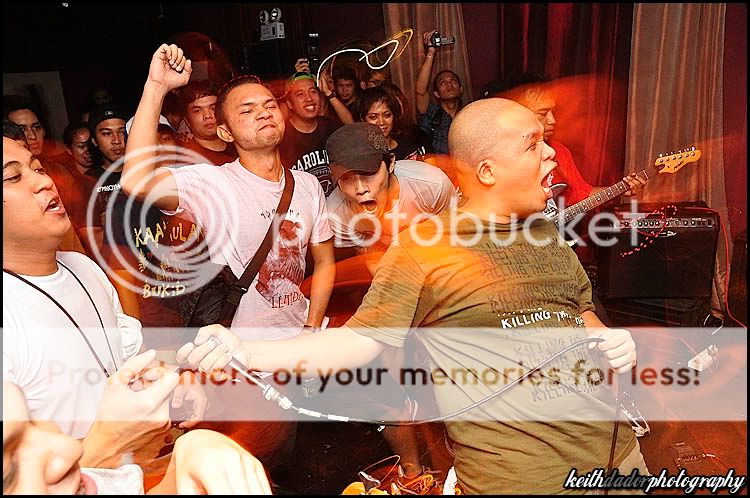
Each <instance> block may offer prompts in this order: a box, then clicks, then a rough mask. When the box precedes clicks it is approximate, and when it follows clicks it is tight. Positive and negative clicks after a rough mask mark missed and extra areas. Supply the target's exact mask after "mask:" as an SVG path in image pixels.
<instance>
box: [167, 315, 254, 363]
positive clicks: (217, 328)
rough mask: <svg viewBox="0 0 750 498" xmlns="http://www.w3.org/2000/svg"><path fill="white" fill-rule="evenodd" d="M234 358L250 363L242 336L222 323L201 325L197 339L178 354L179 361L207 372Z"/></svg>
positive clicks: (183, 347) (178, 351)
mask: <svg viewBox="0 0 750 498" xmlns="http://www.w3.org/2000/svg"><path fill="white" fill-rule="evenodd" d="M212 338H213V339H212ZM232 358H237V359H238V360H239V361H240V362H242V363H243V364H244V365H249V363H248V358H247V356H246V355H245V351H244V350H243V348H242V341H241V340H240V338H239V337H237V336H236V335H234V334H233V333H232V331H230V330H229V329H227V328H225V327H222V326H221V325H208V326H206V327H201V328H200V329H199V330H198V335H196V336H195V340H194V341H193V342H189V343H187V344H185V345H184V346H182V347H181V348H180V349H179V350H177V356H176V360H177V363H179V364H181V365H184V366H186V367H187V368H197V369H198V370H199V371H201V372H206V373H208V372H212V371H214V370H221V369H223V368H224V367H225V366H226V365H227V364H228V363H229V361H230V360H231V359H232Z"/></svg>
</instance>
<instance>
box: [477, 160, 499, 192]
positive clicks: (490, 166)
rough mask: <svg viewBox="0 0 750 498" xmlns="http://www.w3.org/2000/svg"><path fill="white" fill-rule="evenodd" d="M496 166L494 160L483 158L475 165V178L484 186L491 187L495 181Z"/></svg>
mask: <svg viewBox="0 0 750 498" xmlns="http://www.w3.org/2000/svg"><path fill="white" fill-rule="evenodd" d="M496 174H497V168H496V165H495V163H494V162H492V161H490V160H488V159H485V160H484V161H482V162H481V163H479V166H478V167H477V179H478V180H479V183H481V184H482V185H484V186H485V187H492V186H493V185H495V183H497V178H496V177H495V175H496Z"/></svg>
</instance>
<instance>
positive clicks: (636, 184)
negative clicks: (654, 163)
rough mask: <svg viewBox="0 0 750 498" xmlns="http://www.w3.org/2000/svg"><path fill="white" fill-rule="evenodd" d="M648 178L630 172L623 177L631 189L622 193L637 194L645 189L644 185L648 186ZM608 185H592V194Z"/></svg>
mask: <svg viewBox="0 0 750 498" xmlns="http://www.w3.org/2000/svg"><path fill="white" fill-rule="evenodd" d="M646 180H647V179H646V178H641V177H640V176H638V173H636V172H633V173H630V174H629V175H628V176H625V177H623V179H622V181H624V182H625V183H627V184H628V186H629V187H630V189H629V190H627V191H626V192H623V193H622V196H623V197H633V196H635V195H638V194H639V193H641V191H642V190H643V187H645V186H646ZM605 188H607V187H592V188H591V194H590V195H594V194H596V193H598V192H601V191H602V190H604V189H605Z"/></svg>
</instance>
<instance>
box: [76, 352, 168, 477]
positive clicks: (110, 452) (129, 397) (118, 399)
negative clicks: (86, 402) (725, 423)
mask: <svg viewBox="0 0 750 498" xmlns="http://www.w3.org/2000/svg"><path fill="white" fill-rule="evenodd" d="M155 359H156V351H154V350H149V351H146V352H144V353H141V354H139V355H136V356H133V357H131V358H130V359H128V361H126V362H125V364H124V365H123V366H122V367H121V368H120V369H119V370H118V371H117V372H115V373H114V374H113V375H112V377H110V378H109V379H108V381H107V387H106V388H105V390H104V394H103V395H102V399H101V401H100V402H99V408H98V410H97V414H96V420H95V421H94V424H93V426H92V428H91V430H90V431H89V433H88V435H87V436H86V437H85V438H84V440H83V446H84V455H83V459H82V462H83V465H84V466H87V467H97V466H98V467H117V466H119V465H120V458H121V456H122V455H123V454H124V453H129V452H136V451H137V450H139V449H141V448H142V447H145V446H150V447H153V448H156V451H157V452H158V448H159V447H160V446H163V443H164V442H165V440H166V439H168V438H169V427H170V422H169V400H170V398H171V395H172V392H173V391H174V389H175V387H177V384H178V383H179V381H180V377H179V376H178V375H177V374H176V373H175V372H173V371H170V370H167V369H148V370H147V367H148V365H149V364H151V363H152V362H153V361H154V360H155ZM154 442H156V444H153V443H154ZM152 456H155V455H152ZM145 457H148V456H145ZM136 463H138V462H136Z"/></svg>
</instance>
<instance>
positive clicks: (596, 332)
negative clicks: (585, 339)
mask: <svg viewBox="0 0 750 498" xmlns="http://www.w3.org/2000/svg"><path fill="white" fill-rule="evenodd" d="M589 337H600V338H602V339H604V341H603V342H599V343H593V342H592V343H590V344H589V349H594V347H596V348H598V349H599V351H601V352H602V353H603V354H604V356H605V357H606V358H607V360H608V362H609V366H610V368H612V369H613V370H614V371H615V372H617V373H625V372H628V371H630V370H631V369H632V368H633V366H635V362H636V353H635V341H633V337H632V336H631V335H630V332H629V331H627V330H625V329H610V328H596V329H591V332H590V333H589Z"/></svg>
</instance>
